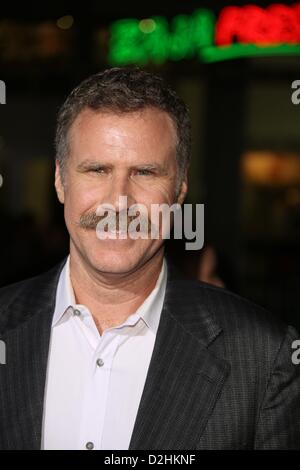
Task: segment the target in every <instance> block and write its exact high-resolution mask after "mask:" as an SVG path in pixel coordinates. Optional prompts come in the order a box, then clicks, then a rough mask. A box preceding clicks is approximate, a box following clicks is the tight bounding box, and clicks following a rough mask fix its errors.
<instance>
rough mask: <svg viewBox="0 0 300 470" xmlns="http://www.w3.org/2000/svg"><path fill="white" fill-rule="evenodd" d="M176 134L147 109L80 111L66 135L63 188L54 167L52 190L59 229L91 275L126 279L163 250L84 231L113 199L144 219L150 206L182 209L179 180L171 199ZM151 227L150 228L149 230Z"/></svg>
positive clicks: (155, 243) (148, 242)
mask: <svg viewBox="0 0 300 470" xmlns="http://www.w3.org/2000/svg"><path fill="white" fill-rule="evenodd" d="M175 145H176V131H175V126H174V124H173V122H172V120H171V118H170V117H169V115H168V114H167V113H165V112H162V111H160V110H158V109H154V108H146V109H145V110H142V111H139V112H132V113H124V114H114V113H109V112H105V113H104V112H95V111H93V110H91V109H84V110H83V111H82V112H81V113H80V114H79V115H78V116H77V118H76V120H75V121H74V123H73V125H72V126H71V129H70V131H69V156H68V159H67V161H66V165H65V173H64V175H65V178H64V184H62V181H61V175H60V171H59V165H58V164H57V167H56V181H55V186H56V190H57V193H58V197H59V200H60V202H62V203H64V208H65V221H66V225H67V228H68V231H69V234H70V238H71V247H70V248H71V253H72V250H76V252H77V254H78V255H80V256H81V258H83V259H84V260H85V261H86V262H88V263H89V265H90V266H92V267H93V268H94V269H96V270H97V271H100V272H103V273H129V272H131V271H133V270H135V269H136V268H138V267H139V266H142V265H143V264H144V263H145V262H146V261H147V260H148V259H150V258H151V257H152V256H153V255H154V254H155V253H157V252H158V250H160V249H161V248H162V243H163V241H162V239H151V237H150V236H149V237H148V238H147V239H141V238H138V239H132V238H131V237H129V236H127V237H126V238H125V239H120V238H119V237H117V238H116V239H113V238H109V239H105V240H103V239H102V240H101V239H99V237H98V236H97V233H96V229H95V227H93V228H86V227H84V226H83V224H80V220H81V221H82V220H85V221H87V220H89V217H87V216H89V215H93V214H96V211H97V208H98V207H99V205H107V204H109V205H112V206H113V207H114V208H115V210H116V212H117V213H118V212H119V211H122V210H125V208H124V207H120V205H119V202H120V199H119V196H127V207H130V206H131V205H132V204H136V203H139V204H143V205H144V207H146V208H147V209H148V216H149V221H150V219H151V204H162V203H167V204H168V205H171V204H173V203H175V202H179V203H180V204H181V203H182V202H183V200H184V197H185V194H186V190H187V184H186V179H184V180H183V182H182V184H181V187H180V189H179V195H176V183H177V164H176V157H175V156H176V147H175ZM149 226H150V225H149Z"/></svg>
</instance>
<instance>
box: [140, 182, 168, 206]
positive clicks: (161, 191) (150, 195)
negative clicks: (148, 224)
mask: <svg viewBox="0 0 300 470" xmlns="http://www.w3.org/2000/svg"><path fill="white" fill-rule="evenodd" d="M143 197H144V201H145V204H147V205H149V206H150V205H151V204H161V203H167V204H172V203H173V202H174V198H175V184H174V183H173V182H171V181H165V182H160V183H157V184H155V185H153V187H147V184H145V188H144V190H143Z"/></svg>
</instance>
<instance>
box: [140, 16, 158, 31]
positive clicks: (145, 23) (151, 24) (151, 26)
mask: <svg viewBox="0 0 300 470" xmlns="http://www.w3.org/2000/svg"><path fill="white" fill-rule="evenodd" d="M139 28H140V30H141V31H142V33H145V34H149V33H153V31H154V30H155V28H156V23H155V21H154V20H153V19H152V18H147V19H145V20H141V21H140V22H139Z"/></svg>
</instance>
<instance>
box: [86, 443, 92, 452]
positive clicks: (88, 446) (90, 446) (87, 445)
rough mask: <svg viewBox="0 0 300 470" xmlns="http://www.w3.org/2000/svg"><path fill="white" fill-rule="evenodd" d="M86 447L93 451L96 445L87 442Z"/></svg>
mask: <svg viewBox="0 0 300 470" xmlns="http://www.w3.org/2000/svg"><path fill="white" fill-rule="evenodd" d="M85 447H86V449H87V450H93V448H94V443H93V442H87V443H86V444H85Z"/></svg>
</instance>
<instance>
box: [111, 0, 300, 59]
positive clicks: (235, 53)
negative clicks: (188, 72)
mask: <svg viewBox="0 0 300 470" xmlns="http://www.w3.org/2000/svg"><path fill="white" fill-rule="evenodd" d="M294 6H295V7H297V8H298V10H295V11H296V13H294V10H293V11H292V10H291V8H290V10H291V11H292V14H293V15H295V14H299V13H298V12H300V8H299V4H295V5H294ZM251 7H252V8H253V10H252V11H251V10H249V6H248V10H245V8H244V10H243V7H240V8H239V7H226V8H225V9H224V11H225V13H224V14H223V16H222V15H220V18H219V19H218V20H216V18H215V15H214V14H213V12H212V11H210V10H207V9H199V10H196V11H195V12H194V13H193V14H192V15H178V16H175V17H174V18H173V19H172V20H171V21H170V22H168V21H167V20H166V18H164V17H161V16H157V17H152V18H147V19H144V20H138V19H123V20H119V21H116V22H114V23H113V24H112V25H111V28H110V44H109V46H110V47H109V55H108V60H109V62H110V64H112V65H127V64H132V63H134V64H140V65H143V64H146V63H147V62H153V63H156V64H161V63H163V62H165V61H167V60H172V61H179V60H182V59H191V58H195V57H196V58H199V59H200V60H201V61H202V62H216V61H221V60H228V59H234V58H239V57H250V56H251V57H253V56H262V55H264V56H266V55H288V54H289V55H293V54H300V37H299V38H298V32H297V31H298V30H297V31H296V37H292V38H290V43H289V42H287V41H286V38H285V37H284V31H285V29H284V26H285V25H282V26H281V29H282V30H280V29H278V31H275V36H274V33H273V38H272V39H270V38H269V37H268V36H266V37H265V38H261V33H260V31H259V30H257V31H256V30H255V21H256V20H257V24H259V11H263V12H267V15H269V19H270V20H271V19H272V16H271V15H273V17H274V14H278V12H277V11H276V10H274V8H273V10H272V6H271V7H269V10H268V11H267V10H263V9H262V8H260V7H256V6H251V5H250V8H251ZM275 7H276V8H277V9H278V7H279V8H281V9H284V8H285V9H287V8H289V7H286V6H284V5H280V4H276V5H275ZM238 8H239V10H240V12H242V13H243V14H245V15H246V20H247V19H248V18H250V19H251V21H249V23H247V21H245V22H244V21H243V18H242V17H240V19H239V21H240V24H238V25H235V26H232V18H233V17H234V16H233V15H234V14H235V18H236V11H237V10H238ZM233 10H235V11H233ZM274 11H275V13H274ZM221 13H222V12H221ZM230 14H231V16H232V18H230ZM251 14H252V16H251ZM255 15H256V16H255ZM267 15H265V17H266V18H268V16H267ZM257 16H258V18H256V17H257ZM281 18H284V17H283V16H281ZM299 21H300V17H299ZM270 24H271V21H270ZM237 26H238V27H239V28H240V30H241V31H243V32H244V31H245V30H247V28H248V30H247V31H246V33H247V34H248V37H250V38H252V42H251V41H250V42H249V43H247V40H245V39H244V38H243V33H240V37H241V40H240V42H235V41H233V40H232V43H228V44H224V45H223V44H222V41H221V44H216V39H218V37H220V38H223V37H224V33H225V35H226V33H227V32H228V28H230V27H232V28H233V32H234V31H235V29H234V28H237ZM250 27H251V28H252V29H251V30H250ZM266 29H268V28H266ZM269 29H270V28H269ZM273 29H274V28H273ZM272 31H273V30H272ZM246 33H244V35H245V34H246ZM232 34H233V33H232ZM259 34H260V36H259ZM276 34H277V36H276ZM274 38H275V39H274ZM223 41H224V40H223ZM260 41H261V42H262V43H261V44H260V43H259V42H260Z"/></svg>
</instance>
